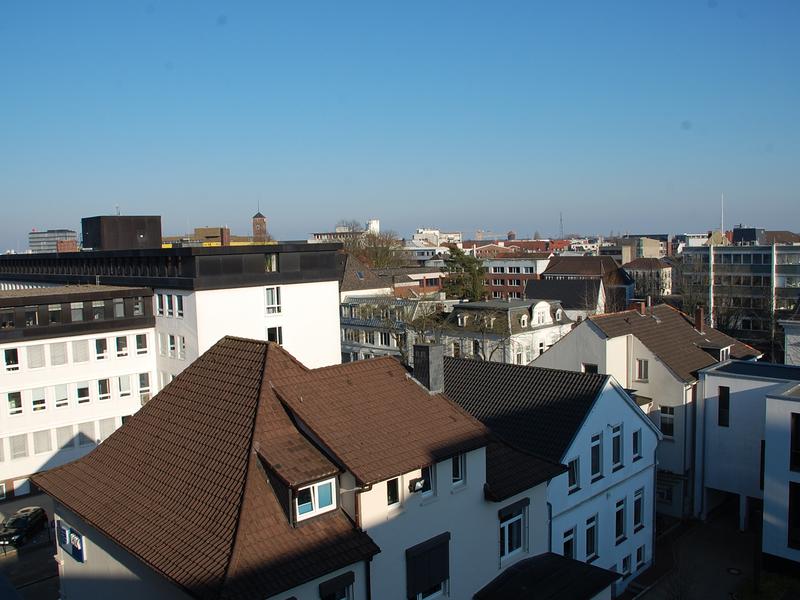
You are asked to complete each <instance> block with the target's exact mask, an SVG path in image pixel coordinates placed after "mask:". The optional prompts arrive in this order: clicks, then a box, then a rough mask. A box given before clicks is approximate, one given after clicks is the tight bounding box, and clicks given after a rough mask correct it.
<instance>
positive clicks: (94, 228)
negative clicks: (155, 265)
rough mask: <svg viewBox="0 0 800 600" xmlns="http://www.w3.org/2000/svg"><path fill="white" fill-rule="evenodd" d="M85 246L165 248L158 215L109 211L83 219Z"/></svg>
mask: <svg viewBox="0 0 800 600" xmlns="http://www.w3.org/2000/svg"><path fill="white" fill-rule="evenodd" d="M81 237H82V240H83V247H84V248H85V249H89V250H134V249H135V250H149V249H154V248H161V217H160V216H158V215H106V216H99V217H84V218H83V219H81Z"/></svg>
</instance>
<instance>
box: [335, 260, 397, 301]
mask: <svg viewBox="0 0 800 600" xmlns="http://www.w3.org/2000/svg"><path fill="white" fill-rule="evenodd" d="M336 261H337V265H336V267H337V270H338V272H339V291H341V292H353V291H358V290H376V289H384V288H391V287H392V282H391V280H388V279H384V278H383V277H380V276H378V275H377V274H375V273H374V272H373V271H372V270H371V269H370V268H369V267H367V266H366V265H365V264H364V263H362V262H361V261H360V260H358V259H357V258H356V257H355V256H353V255H352V254H348V253H347V252H340V253H339V254H337V255H336Z"/></svg>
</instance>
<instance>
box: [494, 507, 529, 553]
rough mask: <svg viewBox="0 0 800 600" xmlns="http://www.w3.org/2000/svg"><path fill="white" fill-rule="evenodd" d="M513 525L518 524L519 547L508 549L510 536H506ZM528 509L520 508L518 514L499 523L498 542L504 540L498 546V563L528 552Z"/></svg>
mask: <svg viewBox="0 0 800 600" xmlns="http://www.w3.org/2000/svg"><path fill="white" fill-rule="evenodd" d="M514 523H519V524H520V525H519V527H520V535H519V547H517V548H514V549H510V548H509V543H510V541H511V536H509V535H508V533H509V530H510V529H511V526H512V525H513V524H514ZM527 532H528V507H527V506H521V507H520V510H519V512H517V513H514V514H513V515H510V516H509V517H508V518H506V519H503V520H501V521H500V529H499V532H498V533H499V535H500V540H505V541H504V542H502V543H501V544H500V561H501V562H502V561H505V560H508V559H509V558H511V557H512V556H516V555H518V554H522V553H523V552H527V550H528V544H527V542H528V534H527Z"/></svg>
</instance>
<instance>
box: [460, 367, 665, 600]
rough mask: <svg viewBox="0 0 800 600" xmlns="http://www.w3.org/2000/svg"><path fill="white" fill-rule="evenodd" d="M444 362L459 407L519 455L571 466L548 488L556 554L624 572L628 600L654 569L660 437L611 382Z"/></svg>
mask: <svg viewBox="0 0 800 600" xmlns="http://www.w3.org/2000/svg"><path fill="white" fill-rule="evenodd" d="M444 360H445V370H444V382H445V385H444V389H445V392H446V394H447V395H448V396H449V397H450V398H452V399H453V400H455V401H456V402H458V404H459V405H460V406H461V407H462V408H464V409H465V410H466V411H467V412H469V413H470V414H471V415H473V416H474V417H475V418H477V419H479V420H480V421H481V422H483V423H484V424H485V425H486V426H487V427H489V428H490V429H491V431H492V433H494V434H495V435H496V436H497V437H498V438H499V439H501V440H502V441H504V442H507V443H509V444H510V445H512V446H513V447H514V448H517V449H521V450H524V451H527V452H530V453H531V454H534V455H537V456H542V457H543V458H547V459H549V460H551V461H554V462H558V463H562V464H566V465H567V466H568V474H567V477H563V476H562V477H557V478H553V479H551V480H550V482H549V483H548V485H547V502H548V504H549V505H550V506H551V507H552V509H551V510H552V512H551V521H550V548H551V551H552V552H554V553H557V554H561V555H563V556H565V557H567V558H572V559H576V560H580V561H586V562H588V563H592V564H594V565H597V566H601V567H603V568H605V569H608V570H613V571H616V572H617V573H619V574H620V575H621V576H622V577H621V579H620V581H619V582H618V583H617V584H616V587H615V591H616V593H621V592H622V591H623V590H624V589H625V588H626V586H627V584H628V583H629V582H630V580H631V579H632V578H633V577H635V576H636V575H637V574H639V573H641V572H642V571H644V570H645V569H646V568H647V567H648V566H650V564H651V563H652V557H653V544H654V541H655V523H654V521H655V512H654V504H655V502H654V488H655V486H654V479H655V464H656V461H655V454H656V446H657V443H658V440H659V438H660V433H659V432H658V430H657V428H656V427H655V426H654V425H653V424H652V423H651V422H650V420H649V419H647V418H646V417H645V415H644V414H643V413H642V411H640V410H639V408H638V407H637V406H636V404H635V403H634V401H633V400H632V398H631V397H630V396H629V395H628V394H627V393H626V392H625V390H623V389H622V388H621V387H620V386H619V384H617V383H616V381H614V378H613V377H611V376H608V375H598V374H588V373H574V372H566V371H558V370H553V369H540V368H536V367H525V366H516V365H504V364H498V363H491V362H487V361H480V360H467V359H454V358H445V359H444ZM556 415H558V417H557V418H556ZM562 597H567V596H562Z"/></svg>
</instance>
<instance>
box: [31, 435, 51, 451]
mask: <svg viewBox="0 0 800 600" xmlns="http://www.w3.org/2000/svg"><path fill="white" fill-rule="evenodd" d="M52 449H53V442H52V439H51V437H50V430H49V429H43V430H41V431H34V432H33V452H34V454H41V453H42V452H50V451H51V450H52Z"/></svg>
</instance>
